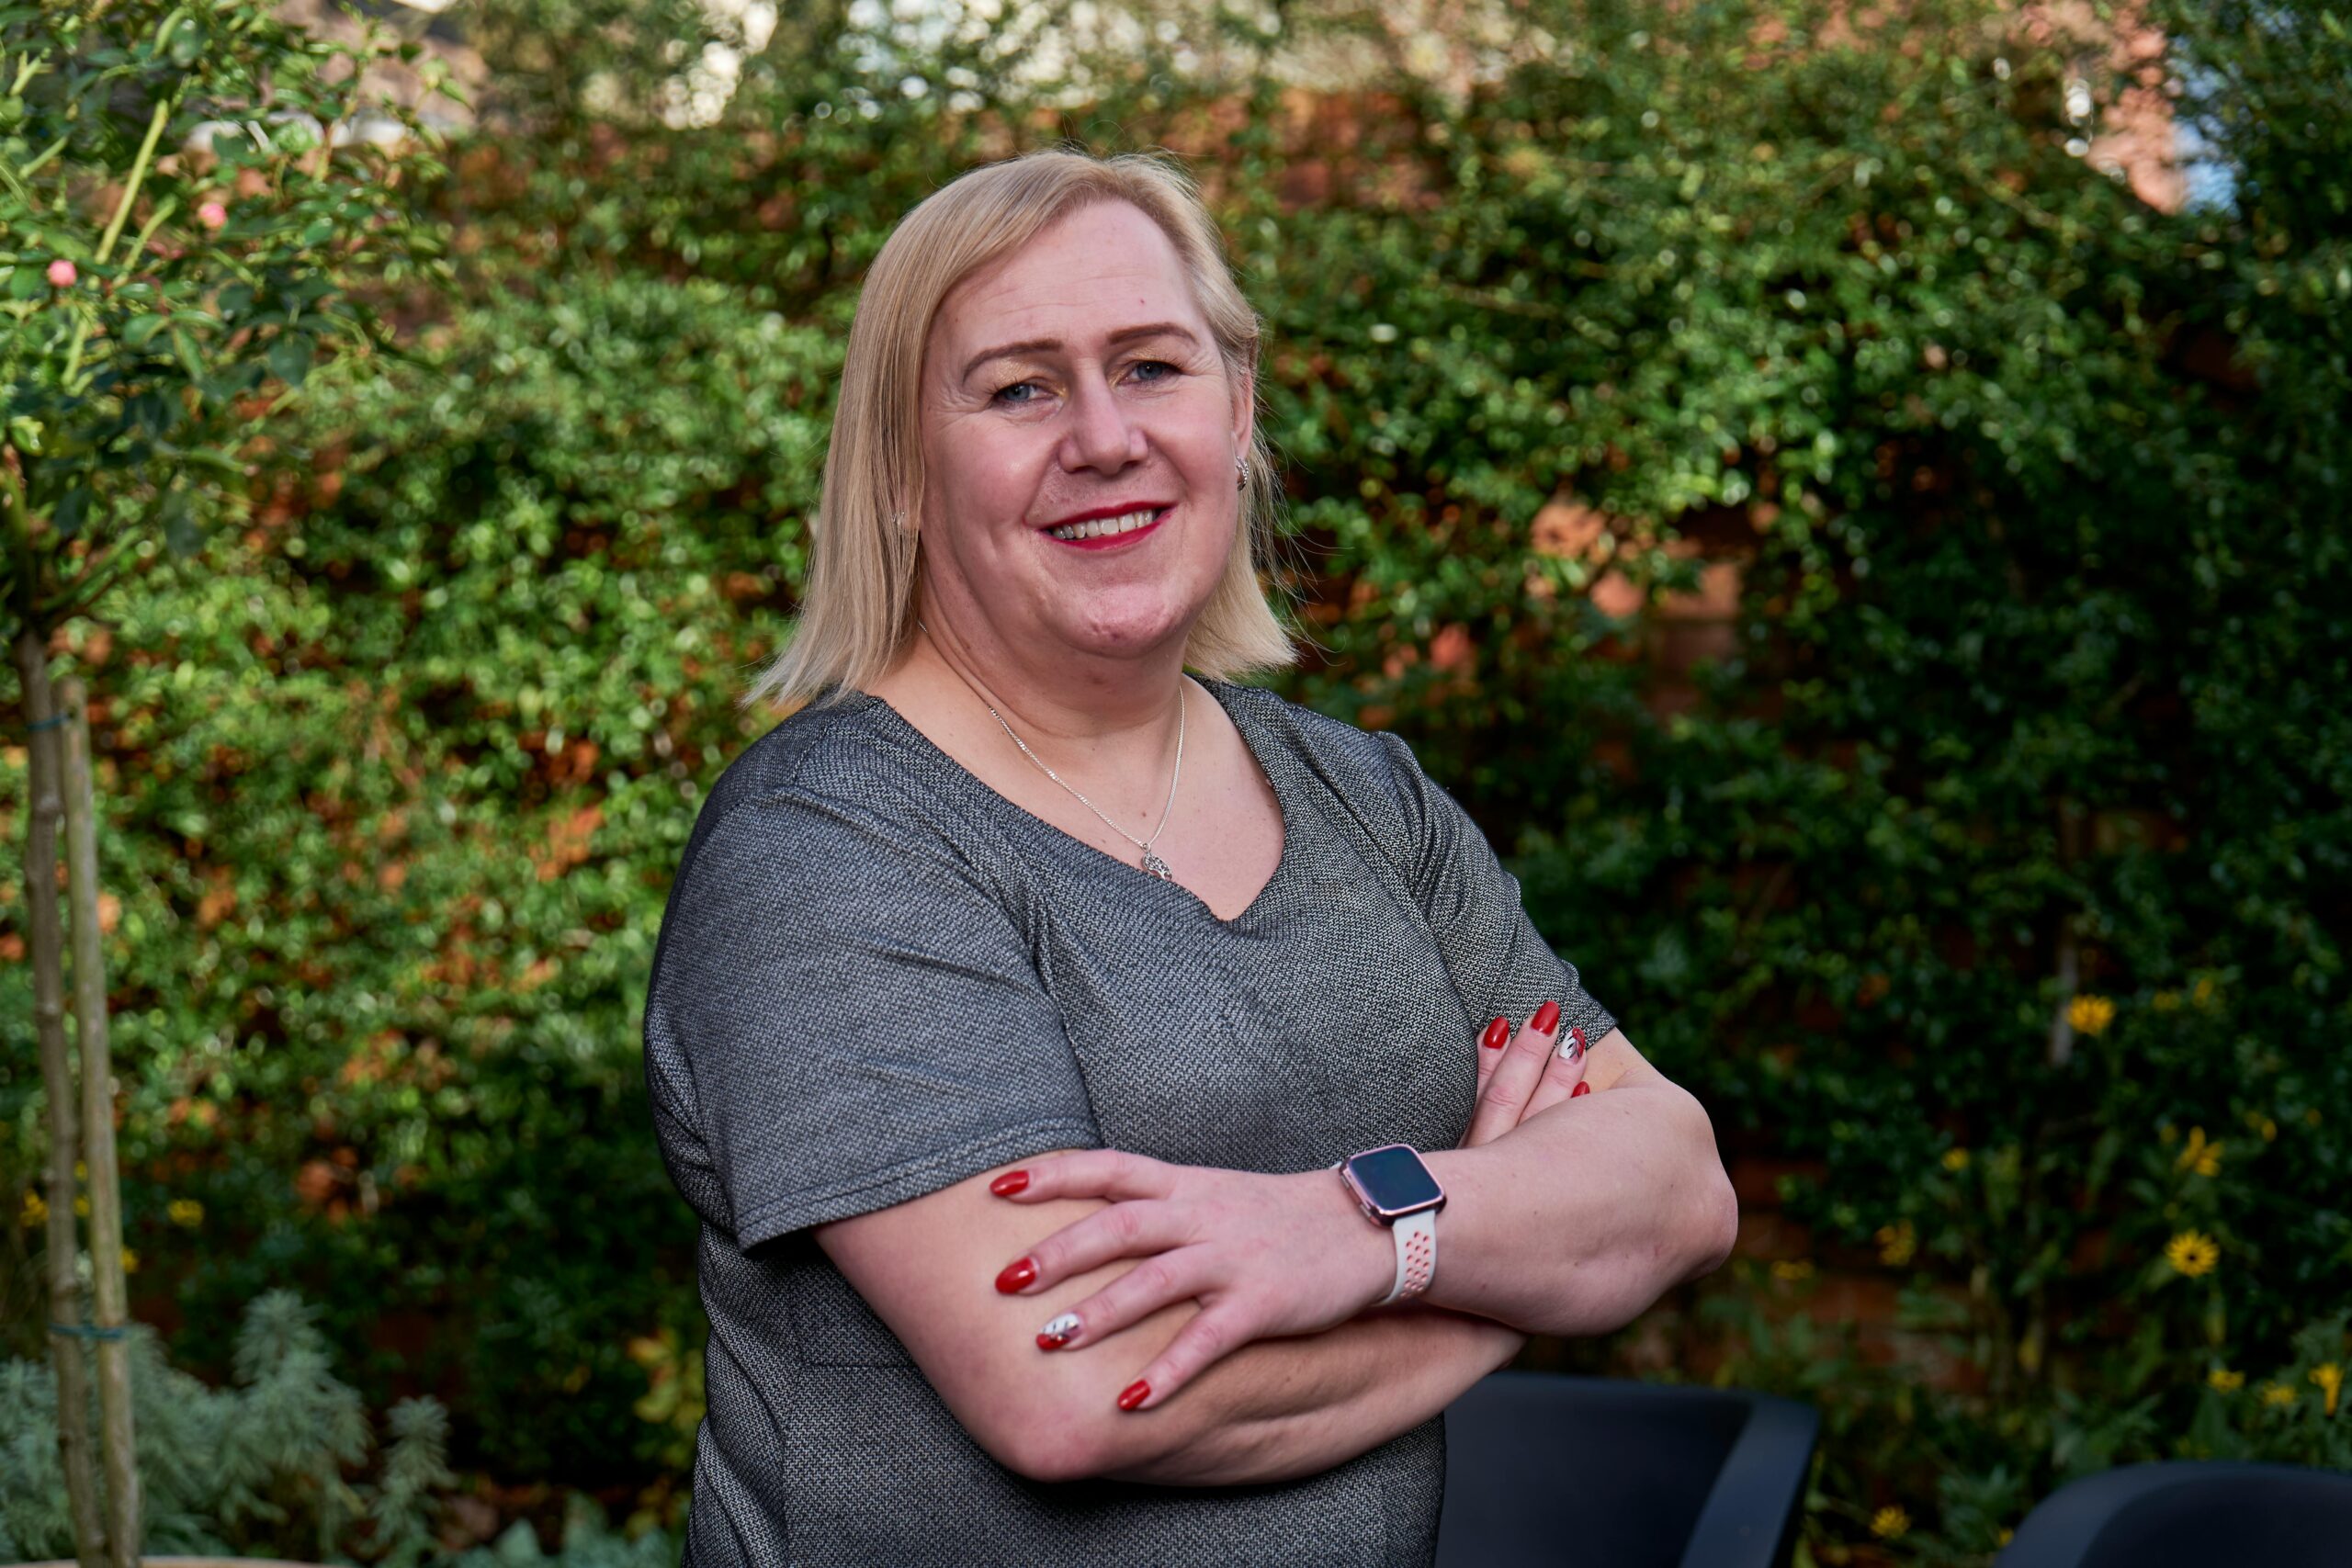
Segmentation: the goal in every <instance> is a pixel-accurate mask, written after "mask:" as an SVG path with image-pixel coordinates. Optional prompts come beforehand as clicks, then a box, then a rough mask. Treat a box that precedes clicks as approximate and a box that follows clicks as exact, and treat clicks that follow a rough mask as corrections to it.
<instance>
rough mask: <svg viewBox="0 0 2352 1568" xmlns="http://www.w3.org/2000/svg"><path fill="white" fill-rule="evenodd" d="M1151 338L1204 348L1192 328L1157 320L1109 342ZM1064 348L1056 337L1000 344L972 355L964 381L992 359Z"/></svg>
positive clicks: (1124, 330)
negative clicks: (1179, 341) (1179, 339)
mask: <svg viewBox="0 0 2352 1568" xmlns="http://www.w3.org/2000/svg"><path fill="white" fill-rule="evenodd" d="M1148 337H1180V338H1182V339H1183V340H1184V341H1185V342H1186V343H1189V344H1193V346H1194V347H1196V348H1197V347H1198V346H1200V341H1201V340H1200V339H1199V338H1198V337H1196V336H1194V335H1193V331H1192V329H1191V328H1189V327H1186V326H1184V325H1182V323H1180V322H1176V321H1153V322H1151V323H1150V324H1149V325H1148V326H1140V327H1125V328H1122V329H1120V330H1119V331H1118V332H1115V333H1112V334H1111V335H1110V337H1109V338H1107V339H1106V340H1105V341H1106V342H1108V343H1110V344H1113V345H1114V346H1116V345H1117V344H1126V343H1133V342H1135V341H1136V339H1138V338H1148ZM1061 346H1062V340H1061V339H1059V338H1056V337H1041V338H1032V339H1030V340H1029V341H1028V342H1026V343H1007V344H998V345H997V346H996V347H994V348H991V349H989V350H987V351H985V352H983V353H980V354H976V355H972V357H971V360H970V362H969V363H968V364H967V365H966V366H965V367H964V379H965V380H967V381H968V380H970V379H971V378H972V373H973V372H974V371H976V370H978V369H979V367H981V366H983V365H986V364H987V363H988V362H989V361H990V360H991V359H1017V358H1019V357H1020V356H1021V355H1024V354H1058V353H1059V352H1061Z"/></svg>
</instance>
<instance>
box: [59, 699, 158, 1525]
mask: <svg viewBox="0 0 2352 1568" xmlns="http://www.w3.org/2000/svg"><path fill="white" fill-rule="evenodd" d="M58 695H59V697H60V698H62V702H61V704H60V705H61V706H62V709H63V710H64V718H65V725H64V730H65V864H66V896H67V897H69V898H70V899H72V900H73V908H74V924H73V933H74V1038H75V1040H76V1041H77V1042H79V1043H80V1045H81V1047H82V1052H81V1055H82V1145H83V1147H84V1149H85V1151H86V1153H85V1156H84V1161H85V1164H87V1165H88V1167H89V1169H90V1276H91V1280H92V1283H93V1284H94V1285H95V1286H96V1290H95V1291H94V1292H93V1294H94V1295H95V1296H96V1306H97V1311H96V1313H95V1314H93V1315H94V1318H95V1320H96V1324H97V1328H98V1332H99V1334H100V1336H101V1337H100V1338H99V1340H98V1409H99V1419H100V1421H101V1423H102V1425H103V1427H104V1432H103V1436H104V1438H105V1455H106V1475H107V1562H109V1563H111V1564H112V1565H113V1568H138V1562H139V1540H140V1536H139V1461H138V1458H137V1456H136V1453H135V1450H134V1448H133V1444H132V1436H133V1433H132V1427H131V1414H130V1341H129V1340H127V1339H125V1338H124V1337H122V1335H123V1327H124V1325H125V1324H127V1323H128V1322H129V1321H130V1292H129V1291H128V1290H127V1289H126V1288H125V1286H124V1284H123V1277H122V1179H121V1174H120V1172H119V1169H118V1168H117V1167H116V1165H115V1153H114V1065H113V1061H112V1059H111V1054H110V1053H109V1052H108V1050H107V972H106V956H105V953H104V952H103V951H102V943H101V935H102V933H101V932H100V931H99V930H98V825H97V802H96V794H95V792H94V790H93V789H92V787H91V784H90V716H89V709H88V705H87V704H88V694H87V692H86V691H85V688H84V686H83V684H82V682H81V681H80V680H79V679H78V678H68V679H67V680H66V681H64V682H62V683H61V684H60V686H59V688H58Z"/></svg>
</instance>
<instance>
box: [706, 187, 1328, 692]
mask: <svg viewBox="0 0 2352 1568" xmlns="http://www.w3.org/2000/svg"><path fill="white" fill-rule="evenodd" d="M1098 201H1125V202H1130V203H1132V204H1134V205H1135V206H1136V207H1137V208H1139V209H1142V210H1143V212H1144V214H1145V216H1147V217H1148V218H1150V219H1151V220H1152V221H1153V222H1155V223H1157V224H1159V227H1160V229H1161V231H1163V232H1165V233H1166V234H1167V236H1168V238H1169V241H1170V243H1172V244H1173V245H1174V246H1175V247H1176V254H1177V257H1178V259H1179V260H1180V261H1181V262H1182V265H1183V267H1184V272H1185V275H1186V276H1187V278H1188V279H1189V280H1190V281H1191V284H1192V288H1193V298H1194V299H1195V300H1196V301H1197V302H1198V304H1199V306H1200V308H1201V313H1202V314H1203V315H1204V317H1206V318H1207V321H1208V327H1209V333H1210V335H1211V336H1213V337H1214V338H1215V339H1216V345H1217V351H1218V354H1219V355H1220V356H1221V357H1222V358H1223V360H1224V362H1225V369H1226V374H1227V377H1228V378H1231V379H1232V381H1233V383H1234V384H1235V385H1236V386H1238V385H1239V384H1240V378H1243V377H1245V376H1247V377H1249V378H1250V386H1251V389H1252V396H1253V397H1254V396H1255V389H1256V372H1257V368H1258V350H1259V322H1258V315H1257V312H1256V311H1255V310H1251V309H1250V303H1249V301H1248V300H1246V299H1243V298H1242V297H1241V290H1240V288H1238V286H1237V285H1236V284H1235V282H1234V280H1233V274H1232V273H1231V271H1230V270H1228V269H1227V266H1226V263H1225V249H1224V245H1223V243H1222V242H1221V240H1220V239H1219V237H1218V234H1217V231H1216V223H1215V222H1214V221H1213V220H1211V219H1210V217H1209V214H1208V210H1207V209H1206V208H1205V207H1204V206H1203V205H1202V203H1201V198H1200V195H1199V193H1198V191H1197V189H1196V188H1195V187H1194V186H1193V182H1192V180H1191V179H1190V177H1189V176H1187V175H1186V174H1185V173H1184V171H1183V169H1182V166H1181V165H1179V164H1176V163H1175V162H1174V160H1173V159H1172V158H1170V159H1162V158H1160V157H1159V156H1155V155H1153V154H1150V153H1142V152H1128V153H1122V154H1119V155H1117V156H1114V157H1107V158H1098V157H1095V156H1093V155H1091V154H1090V153H1086V152H1072V151H1069V150H1062V149H1050V150H1044V151H1039V152H1029V153H1024V154H1023V155H1022V156H1020V157H1017V158H1012V159H1008V160H1006V161H1004V162H1002V163H998V164H988V165H986V166H984V167H981V168H978V169H974V170H972V171H971V172H970V173H968V174H966V175H960V176H959V177H957V178H956V179H955V180H953V181H951V182H950V183H949V184H947V185H945V186H942V187H941V188H940V189H938V190H937V191H934V192H933V193H932V194H931V195H930V196H929V197H925V198H924V199H923V200H922V202H921V203H920V204H918V205H917V206H916V208H915V209H914V210H913V211H911V212H910V213H908V214H907V216H906V217H905V218H903V219H901V220H899V226H898V228H897V229H896V230H894V231H892V232H891V235H890V238H889V239H888V241H887V242H885V243H884V244H883V246H882V253H881V254H879V255H877V256H876V257H875V259H874V265H873V267H872V269H871V270H870V271H869V272H868V273H867V274H866V278H865V288H864V290H863V292H862V293H861V294H860V295H859V297H858V303H857V314H856V316H855V318H854V320H853V321H852V322H851V324H850V329H849V345H848V348H847V350H846V353H845V355H844V357H843V360H842V381H841V394H840V397H839V399H838V400H837V402H836V403H835V406H834V410H833V429H832V437H831V442H830V444H829V445H828V446H827V448H826V453H825V479H824V493H823V497H822V499H821V500H820V502H818V507H817V516H816V519H815V522H814V524H813V525H812V526H811V530H810V532H811V533H812V535H813V538H812V539H811V541H810V550H809V578H808V581H807V584H806V586H805V588H804V591H803V592H802V595H801V607H800V620H799V626H798V627H797V630H796V631H795V633H794V634H793V637H792V639H791V641H790V642H789V643H787V644H786V647H785V649H784V650H783V651H782V652H781V653H779V654H778V655H777V656H776V657H775V660H773V661H772V662H771V663H770V664H769V665H768V667H767V669H766V671H764V672H763V673H762V674H761V676H760V677H759V679H758V680H757V681H756V682H754V683H753V684H752V688H751V690H750V691H749V692H748V693H746V694H744V697H743V699H742V700H743V705H745V706H747V707H749V706H753V705H758V704H760V703H763V702H771V703H775V704H778V705H798V704H801V703H805V702H808V701H809V700H811V699H813V698H818V697H820V695H821V694H823V693H824V692H825V690H826V688H828V687H830V686H834V685H839V686H841V687H842V688H844V689H846V688H854V687H859V686H865V685H867V684H869V683H871V682H873V681H875V680H876V678H878V677H879V676H880V675H881V674H882V672H883V671H886V670H888V668H889V667H890V666H891V664H892V663H893V662H894V661H895V660H897V658H898V655H899V649H900V648H901V647H903V646H904V644H905V642H906V639H907V637H909V636H910V634H911V633H912V631H913V629H914V599H915V573H916V567H917V562H918V560H919V553H918V552H919V550H920V546H921V535H920V533H919V532H918V531H917V530H915V529H912V528H908V527H904V526H901V523H902V522H903V521H904V520H906V519H908V518H913V517H919V516H921V515H922V499H923V497H922V486H923V471H922V420H921V410H920V406H919V398H920V393H921V381H922V355H923V346H924V344H925V342H926V341H927V340H928V338H929V336H930V333H931V326H932V319H933V316H934V315H936V314H937V312H938V310H939V306H940V301H941V300H943V299H945V298H946V296H947V293H948V291H949V290H950V289H952V288H955V286H956V284H957V283H958V282H960V281H961V280H962V279H963V278H964V277H965V276H967V275H969V274H970V273H972V272H974V271H975V270H977V269H978V268H980V267H982V266H985V265H988V264H989V263H990V262H993V261H995V260H996V259H997V258H999V257H1000V256H1003V255H1005V254H1008V253H1010V252H1012V251H1013V250H1015V249H1017V248H1018V247H1019V246H1021V245H1023V244H1024V243H1027V242H1028V240H1029V239H1030V238H1031V236H1033V235H1035V233H1037V232H1038V231H1040V230H1042V229H1044V228H1045V227H1046V225H1048V224H1050V223H1052V222H1053V221H1054V220H1057V219H1058V218H1060V217H1061V216H1063V215H1064V214H1065V213H1068V212H1070V211H1073V210H1075V209H1079V208H1080V207H1085V206H1089V205H1091V204H1092V203H1095V202H1098ZM1245 461H1246V474H1245V482H1244V484H1243V487H1242V490H1243V494H1242V498H1241V526H1240V527H1238V528H1237V529H1235V530H1234V541H1233V552H1232V554H1231V555H1230V556H1228V557H1227V559H1226V569H1225V575H1224V576H1223V577H1222V578H1221V579H1219V580H1218V582H1217V586H1216V592H1215V593H1214V594H1213V595H1212V596H1211V598H1210V600H1209V603H1208V605H1207V608H1206V609H1204V611H1203V612H1202V615H1201V617H1200V619H1199V620H1198V621H1196V622H1195V623H1193V634H1192V637H1191V639H1190V640H1189V641H1188V642H1187V643H1186V644H1185V648H1184V662H1185V663H1186V664H1187V665H1189V666H1191V667H1192V668H1193V669H1194V670H1196V671H1200V672H1201V673H1202V674H1204V675H1209V676H1214V677H1216V678H1219V679H1229V678H1231V677H1233V676H1236V675H1240V674H1245V673H1247V672H1249V671H1253V670H1268V669H1276V668H1279V667H1281V666H1283V665H1286V664H1289V663H1291V662H1292V661H1293V660H1295V658H1296V657H1297V656H1296V653H1295V650H1294V649H1293V648H1292V646H1291V639H1290V637H1289V634H1288V633H1287V632H1285V631H1284V630H1283V625H1282V622H1281V620H1280V619H1279V618H1278V617H1277V616H1276V615H1275V614H1274V610H1273V606H1272V604H1269V603H1268V602H1267V599H1266V594H1265V591H1264V590H1263V589H1262V588H1261V585H1260V581H1259V575H1258V572H1259V566H1260V563H1261V560H1264V559H1265V558H1267V557H1268V556H1269V555H1270V553H1271V552H1272V549H1273V547H1274V539H1275V534H1274V507H1275V503H1276V502H1277V499H1278V496H1279V491H1278V489H1277V487H1276V485H1275V483H1274V476H1273V465H1272V459H1271V457H1269V455H1268V450H1267V446H1266V440H1265V436H1264V434H1263V432H1262V425H1261V422H1260V421H1256V420H1253V421H1252V422H1251V423H1250V450H1249V451H1248V453H1247V454H1246V455H1245Z"/></svg>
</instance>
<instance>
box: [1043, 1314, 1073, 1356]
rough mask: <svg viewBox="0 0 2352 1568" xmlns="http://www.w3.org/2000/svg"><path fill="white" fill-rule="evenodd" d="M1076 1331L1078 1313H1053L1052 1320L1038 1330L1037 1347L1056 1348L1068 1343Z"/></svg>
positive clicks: (1044, 1348)
mask: <svg viewBox="0 0 2352 1568" xmlns="http://www.w3.org/2000/svg"><path fill="white" fill-rule="evenodd" d="M1077 1333H1078V1314H1076V1313H1074V1312H1065V1313H1057V1314H1055V1316H1054V1320H1053V1321H1052V1322H1051V1323H1048V1324H1047V1325H1046V1326H1045V1327H1044V1328H1043V1329H1041V1330H1040V1331H1039V1332H1038V1335H1037V1348H1038V1349H1040V1350H1058V1349H1060V1348H1062V1347H1063V1346H1065V1345H1067V1344H1069V1342H1070V1340H1071V1338H1072V1337H1075V1336H1076V1335H1077Z"/></svg>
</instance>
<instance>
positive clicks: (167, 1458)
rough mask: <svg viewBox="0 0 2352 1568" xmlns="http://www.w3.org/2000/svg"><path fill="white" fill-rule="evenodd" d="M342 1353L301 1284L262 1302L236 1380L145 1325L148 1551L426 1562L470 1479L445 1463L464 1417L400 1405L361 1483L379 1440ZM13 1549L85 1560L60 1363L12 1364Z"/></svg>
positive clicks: (7, 1385) (5, 1409)
mask: <svg viewBox="0 0 2352 1568" xmlns="http://www.w3.org/2000/svg"><path fill="white" fill-rule="evenodd" d="M330 1361H331V1358H330V1356H329V1354H328V1351H327V1347H326V1342H325V1340H324V1338H323V1337H322V1335H321V1334H320V1332H319V1329H318V1327H317V1325H316V1323H315V1322H314V1314H313V1313H312V1312H311V1309H310V1308H309V1307H308V1306H306V1305H305V1304H304V1303H303V1302H302V1301H301V1300H300V1298H299V1297H297V1296H296V1295H294V1294H293V1293H292V1292H287V1291H270V1292H264V1293H263V1294H261V1295H259V1296H256V1297H255V1298H254V1301H253V1302H252V1303H251V1304H250V1305H248V1306H247V1307H246V1309H245V1312H244V1317H243V1323H242V1325H240V1326H239V1328H238V1329H237V1333H236V1351H235V1378H234V1383H233V1386H232V1387H229V1388H220V1389H213V1388H207V1387H206V1386H204V1384H202V1383H201V1382H198V1381H197V1380H196V1379H195V1378H192V1377H190V1376H188V1375H187V1373H186V1372H182V1371H175V1370H174V1369H173V1368H172V1367H170V1366H169V1365H168V1364H166V1362H165V1361H164V1351H163V1346H162V1345H161V1343H160V1342H159V1341H158V1340H157V1338H156V1337H155V1333H154V1330H153V1329H152V1328H150V1327H149V1326H147V1325H144V1324H133V1325H131V1398H132V1403H133V1405H134V1407H135V1409H136V1412H137V1430H138V1445H139V1473H140V1479H141V1505H142V1510H143V1512H142V1517H143V1519H144V1524H145V1529H146V1539H145V1540H144V1541H142V1542H141V1550H142V1551H149V1552H175V1551H177V1552H189V1553H198V1554H203V1555H209V1556H220V1555H230V1554H234V1555H239V1556H248V1555H249V1556H253V1557H256V1558H259V1557H270V1558H278V1557H282V1556H287V1555H290V1556H292V1557H293V1558H296V1559H300V1560H313V1561H318V1560H323V1561H341V1562H349V1561H352V1558H351V1557H350V1556H349V1555H348V1554H349V1553H351V1552H354V1551H356V1552H357V1553H358V1554H359V1557H360V1560H362V1561H365V1562H381V1563H388V1564H395V1565H401V1568H409V1565H413V1564H415V1563H417V1562H422V1561H424V1558H425V1556H426V1555H427V1553H429V1552H430V1551H432V1550H433V1540H432V1537H431V1535H430V1533H429V1515H430V1512H431V1508H432V1500H433V1497H434V1495H435V1494H436V1493H438V1492H441V1491H444V1490H446V1489H447V1487H448V1486H449V1485H450V1484H451V1483H453V1482H454V1481H455V1480H456V1477H455V1476H453V1475H451V1474H450V1472H449V1471H448V1468H447V1464H446V1463H445V1462H444V1461H445V1458H446V1454H447V1440H448V1430H449V1418H448V1414H447V1412H446V1411H445V1410H443V1409H442V1408H441V1406H440V1405H439V1404H435V1402H434V1401H432V1400H430V1399H404V1400H402V1401H401V1402H400V1404H397V1405H395V1406H393V1408H392V1409H391V1411H390V1414H389V1415H388V1416H386V1418H385V1427H386V1430H387V1431H388V1432H389V1434H390V1438H391V1440H390V1442H389V1443H388V1444H387V1445H386V1446H385V1449H384V1453H383V1459H382V1463H381V1467H380V1475H379V1479H378V1480H377V1481H375V1482H372V1483H369V1482H362V1483H360V1484H358V1485H357V1486H354V1485H353V1484H352V1483H350V1482H349V1481H348V1480H347V1479H346V1478H345V1472H346V1471H349V1470H352V1469H354V1468H358V1467H365V1466H367V1465H368V1461H369V1457H370V1456H369V1452H368V1450H370V1448H371V1447H372V1446H373V1443H374V1438H373V1434H372V1431H371V1429H370V1427H369V1424H368V1416H367V1413H366V1411H365V1410H364V1409H363V1408H362V1407H361V1404H360V1399H359V1395H358V1394H357V1393H356V1392H355V1391H354V1390H353V1389H352V1388H351V1387H350V1386H349V1385H348V1384H345V1383H344V1382H341V1381H339V1380H338V1379H337V1378H336V1377H335V1375H334V1371H332V1370H331V1368H330ZM92 1407H93V1414H94V1415H95V1411H96V1401H95V1400H93V1402H92ZM90 1429H95V1423H94V1424H93V1427H92V1428H90ZM0 1433H5V1434H6V1438H5V1439H0V1554H5V1555H6V1556H7V1557H8V1558H9V1559H10V1560H11V1561H17V1560H21V1559H27V1558H49V1557H71V1556H73V1554H74V1532H73V1527H72V1525H71V1522H70V1521H69V1520H68V1518H67V1517H66V1508H65V1483H64V1478H63V1475H62V1472H61V1470H60V1468H59V1460H58V1449H57V1381H56V1379H55V1377H54V1376H53V1375H52V1374H51V1371H50V1369H49V1368H48V1366H47V1365H45V1364H43V1363H40V1362H37V1361H21V1360H12V1361H8V1362H6V1363H0Z"/></svg>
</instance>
